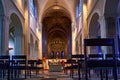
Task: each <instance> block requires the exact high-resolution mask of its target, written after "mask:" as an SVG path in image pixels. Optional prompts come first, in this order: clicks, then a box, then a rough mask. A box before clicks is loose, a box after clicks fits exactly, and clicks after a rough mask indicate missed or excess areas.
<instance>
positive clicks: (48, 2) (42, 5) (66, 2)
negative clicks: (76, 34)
mask: <svg viewBox="0 0 120 80" xmlns="http://www.w3.org/2000/svg"><path fill="white" fill-rule="evenodd" d="M36 1H37V2H38V4H37V5H38V7H39V17H40V20H39V22H41V21H42V19H43V16H44V13H46V11H47V10H48V9H49V8H51V7H52V6H54V5H56V4H57V5H58V6H61V7H62V8H64V9H65V11H67V13H69V14H70V17H71V20H72V22H74V21H75V7H76V0H36ZM51 11H52V10H51Z"/></svg>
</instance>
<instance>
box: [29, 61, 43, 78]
mask: <svg viewBox="0 0 120 80" xmlns="http://www.w3.org/2000/svg"><path fill="white" fill-rule="evenodd" d="M28 70H29V71H30V78H31V71H35V72H36V76H37V75H38V72H39V70H44V69H43V63H42V60H28ZM43 72H44V71H43Z"/></svg>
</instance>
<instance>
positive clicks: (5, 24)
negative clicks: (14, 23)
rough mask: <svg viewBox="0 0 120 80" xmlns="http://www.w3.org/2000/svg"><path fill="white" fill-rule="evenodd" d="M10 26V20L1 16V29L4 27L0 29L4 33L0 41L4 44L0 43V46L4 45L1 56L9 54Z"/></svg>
mask: <svg viewBox="0 0 120 80" xmlns="http://www.w3.org/2000/svg"><path fill="white" fill-rule="evenodd" d="M9 24H10V18H9V17H8V16H5V15H0V27H2V29H0V30H1V31H2V34H1V35H2V38H1V37H0V38H1V39H0V40H2V43H0V45H2V50H0V51H1V52H0V54H9V53H8V52H7V51H8V39H9ZM1 31H0V32H1ZM0 42H1V41H0ZM0 49H1V48H0Z"/></svg>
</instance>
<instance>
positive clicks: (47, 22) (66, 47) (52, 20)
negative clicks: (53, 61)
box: [42, 6, 72, 59]
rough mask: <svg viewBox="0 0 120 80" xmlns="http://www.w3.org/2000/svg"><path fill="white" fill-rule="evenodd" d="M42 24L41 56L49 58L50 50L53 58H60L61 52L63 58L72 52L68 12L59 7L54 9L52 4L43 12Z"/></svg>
mask: <svg viewBox="0 0 120 80" xmlns="http://www.w3.org/2000/svg"><path fill="white" fill-rule="evenodd" d="M58 7H59V6H58ZM42 24H43V28H42V53H43V56H46V57H47V58H51V52H53V53H54V58H56V57H58V58H61V53H62V52H64V58H65V59H66V58H69V55H71V53H72V48H71V47H72V45H71V44H72V35H71V34H72V33H71V20H70V16H69V14H68V13H67V12H66V11H65V10H64V9H63V8H61V7H59V9H55V8H54V6H52V7H51V8H49V9H48V10H47V11H46V12H45V14H44V17H43V21H42Z"/></svg>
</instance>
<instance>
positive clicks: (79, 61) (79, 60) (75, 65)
mask: <svg viewBox="0 0 120 80" xmlns="http://www.w3.org/2000/svg"><path fill="white" fill-rule="evenodd" d="M72 60H75V62H72V70H71V71H72V78H73V74H74V70H75V69H76V70H78V77H79V79H80V76H81V75H80V70H81V69H83V63H84V60H85V59H84V54H74V55H72Z"/></svg>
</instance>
